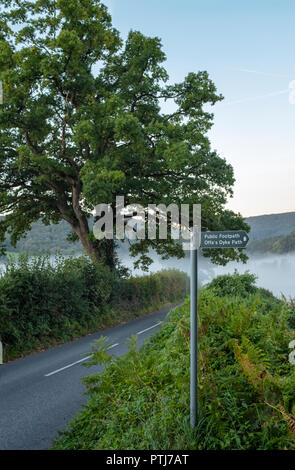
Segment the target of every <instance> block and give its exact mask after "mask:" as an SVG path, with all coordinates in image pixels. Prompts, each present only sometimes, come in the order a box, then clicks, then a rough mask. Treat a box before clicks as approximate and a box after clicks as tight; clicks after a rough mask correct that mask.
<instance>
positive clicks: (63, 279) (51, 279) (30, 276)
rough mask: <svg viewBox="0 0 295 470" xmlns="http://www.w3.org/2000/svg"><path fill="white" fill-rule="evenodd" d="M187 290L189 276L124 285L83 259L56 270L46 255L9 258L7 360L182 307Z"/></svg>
mask: <svg viewBox="0 0 295 470" xmlns="http://www.w3.org/2000/svg"><path fill="white" fill-rule="evenodd" d="M186 286H187V277H186V275H185V274H183V273H180V272H178V271H164V272H162V273H158V274H153V275H151V276H145V277H144V278H139V279H137V278H131V279H124V278H117V277H115V276H114V273H111V272H110V270H109V269H108V268H106V267H105V266H102V265H101V264H99V263H96V264H93V263H91V261H90V260H89V259H88V258H87V257H84V256H82V257H79V258H63V257H62V256H60V258H59V259H57V260H56V261H55V264H52V263H51V262H50V259H49V256H44V255H40V256H37V257H33V258H29V257H28V255H19V256H17V257H10V261H9V262H8V263H7V265H6V268H5V272H4V273H3V275H2V277H0V338H1V341H2V342H3V346H4V359H5V360H7V359H11V358H14V357H17V356H19V355H24V354H26V353H28V352H31V351H35V350H38V349H42V348H43V347H46V346H48V345H52V344H56V343H60V342H65V341H69V340H70V339H72V338H75V337H79V336H82V335H83V334H86V333H88V332H92V331H97V330H98V329H99V328H101V327H103V326H112V325H114V324H118V323H120V321H126V320H128V319H130V318H132V317H134V316H137V315H139V314H141V313H145V312H147V311H151V310H152V309H157V308H160V307H161V306H163V305H165V304H171V303H176V302H179V301H181V300H183V299H184V298H185V295H186V293H187V290H186ZM153 289H155V292H154V294H153Z"/></svg>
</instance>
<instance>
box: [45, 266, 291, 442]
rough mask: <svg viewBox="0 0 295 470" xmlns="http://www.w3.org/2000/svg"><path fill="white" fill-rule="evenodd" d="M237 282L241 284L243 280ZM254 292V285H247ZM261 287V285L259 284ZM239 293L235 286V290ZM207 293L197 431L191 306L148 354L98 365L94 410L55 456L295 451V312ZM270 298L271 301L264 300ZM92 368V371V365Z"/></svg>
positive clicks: (102, 352) (89, 381)
mask: <svg viewBox="0 0 295 470" xmlns="http://www.w3.org/2000/svg"><path fill="white" fill-rule="evenodd" d="M233 279H235V280H237V275H234V277H233ZM244 281H246V282H245V284H247V285H249V281H251V278H250V277H249V276H248V277H247V278H245V277H242V279H241V281H240V286H239V288H241V286H243V282H244ZM252 281H253V279H252ZM226 284H227V285H229V283H228V281H227V282H226ZM241 291H242V292H243V297H242V296H238V295H237V293H236V292H234V296H232V291H231V289H230V295H229V296H223V297H219V296H217V295H216V294H215V292H214V289H208V288H206V289H203V290H202V291H201V292H200V308H199V310H200V313H199V315H200V322H199V420H198V425H197V428H196V429H195V430H194V431H191V429H190V425H189V380H190V378H189V349H190V319H189V303H188V302H187V303H186V305H184V306H182V307H179V308H176V309H174V310H173V311H172V312H171V313H170V314H169V321H167V322H166V323H165V324H164V326H163V328H162V329H161V331H160V332H159V333H157V334H156V335H155V336H154V337H153V338H152V339H150V340H149V341H148V343H147V344H146V345H145V346H144V347H143V349H141V350H138V349H136V344H135V341H134V339H132V340H131V342H130V344H129V352H128V354H127V355H125V356H123V357H120V358H118V359H115V358H113V357H109V359H108V358H107V351H106V349H105V346H104V345H100V347H98V348H96V350H95V351H94V356H93V358H92V360H91V364H92V365H93V364H96V363H99V362H101V361H102V360H103V363H104V364H105V365H106V368H105V370H104V371H103V372H101V373H99V374H94V375H90V376H89V377H88V378H86V379H85V383H86V385H87V387H88V394H89V401H88V405H87V407H86V408H85V409H84V410H83V411H81V412H80V413H79V414H78V416H77V417H76V418H75V419H74V421H73V422H72V423H71V425H70V427H69V428H68V429H67V430H66V431H65V432H64V433H62V434H61V436H60V439H59V440H57V442H56V443H55V446H54V448H55V449H108V450H110V449H111V450H113V449H114V450H117V449H127V450H129V449H162V450H166V449H198V450H221V449H223V450H236V449H237V450H249V449H257V450H262V449H263V450H277V449H292V448H293V447H294V444H295V426H294V424H295V368H294V366H292V365H291V364H290V363H289V361H288V354H289V350H288V344H289V342H290V340H291V339H292V338H294V337H295V333H294V332H291V330H290V329H289V328H288V308H287V307H286V305H285V303H284V302H283V301H279V303H276V302H274V303H273V304H272V306H271V308H269V309H268V311H266V310H265V300H264V299H263V298H260V297H256V298H254V297H253V294H249V295H246V296H244V290H243V288H242V290H241ZM262 294H263V293H262ZM91 364H89V366H90V365H91Z"/></svg>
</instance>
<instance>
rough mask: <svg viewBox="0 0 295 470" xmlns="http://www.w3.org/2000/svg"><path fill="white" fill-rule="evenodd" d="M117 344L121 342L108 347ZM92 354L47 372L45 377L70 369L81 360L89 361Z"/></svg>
mask: <svg viewBox="0 0 295 470" xmlns="http://www.w3.org/2000/svg"><path fill="white" fill-rule="evenodd" d="M115 346H119V343H115V344H112V346H110V347H109V348H108V349H112V348H114V347H115ZM92 356H93V354H90V356H86V357H83V358H82V359H80V360H79V361H76V362H72V364H68V365H67V366H64V367H61V368H60V369H57V370H54V371H53V372H49V374H45V377H50V376H51V375H54V374H58V372H61V371H63V370H65V369H68V368H69V367H73V366H75V365H76V364H80V363H81V362H84V361H87V360H88V359H90V358H91V357H92Z"/></svg>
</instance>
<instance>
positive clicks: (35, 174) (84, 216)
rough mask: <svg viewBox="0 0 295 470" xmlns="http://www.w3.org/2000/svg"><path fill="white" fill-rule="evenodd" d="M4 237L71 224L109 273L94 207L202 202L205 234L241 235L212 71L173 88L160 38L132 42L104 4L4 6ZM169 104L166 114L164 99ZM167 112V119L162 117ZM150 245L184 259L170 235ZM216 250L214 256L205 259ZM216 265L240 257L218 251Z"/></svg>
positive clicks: (0, 140) (0, 125)
mask: <svg viewBox="0 0 295 470" xmlns="http://www.w3.org/2000/svg"><path fill="white" fill-rule="evenodd" d="M1 4H2V10H1V15H0V28H1V29H0V79H1V80H2V82H3V88H4V94H5V99H4V103H3V104H2V105H0V213H2V214H5V215H6V217H5V219H4V220H2V222H1V224H0V237H1V239H2V241H3V240H4V238H5V233H7V230H9V231H10V234H11V240H12V242H13V243H16V242H17V240H18V239H19V238H20V237H22V236H23V235H24V234H25V233H26V232H27V231H28V230H29V229H30V226H31V224H32V222H34V221H36V220H38V219H42V221H43V222H44V223H46V224H48V223H57V222H59V221H60V220H61V219H64V220H66V221H67V222H68V223H69V225H70V226H71V228H72V231H73V233H74V234H75V235H76V236H77V237H78V238H79V239H80V240H81V243H82V245H83V247H84V248H85V250H86V251H87V253H89V255H90V256H91V257H93V258H103V259H104V262H106V263H107V264H109V265H110V266H112V264H113V260H114V256H113V243H112V242H110V241H105V242H104V241H98V240H95V238H94V237H93V234H92V231H91V229H90V226H89V216H90V215H91V213H92V211H93V208H94V206H95V205H96V204H99V203H101V202H103V203H111V204H113V203H114V202H115V197H116V195H120V196H124V197H125V201H126V203H127V204H130V203H132V202H136V203H140V204H142V205H143V206H144V207H146V206H147V205H148V204H151V203H153V204H159V203H163V204H167V205H168V204H170V203H176V204H181V203H189V204H193V203H200V204H202V225H203V229H204V230H208V229H213V230H214V229H218V230H221V229H241V228H246V229H247V226H246V224H245V223H244V221H243V219H242V217H241V216H240V215H239V214H235V213H233V212H231V211H228V210H225V204H226V201H227V199H228V197H230V196H231V195H232V187H233V184H234V176H233V169H232V167H231V165H229V164H228V163H227V162H226V161H225V160H224V159H223V158H221V157H220V156H218V155H217V154H216V152H214V151H212V150H211V147H210V142H209V140H208V137H207V132H208V130H209V129H210V127H211V126H212V120H213V116H212V114H211V113H210V112H209V111H208V109H209V107H210V105H214V104H215V103H216V102H217V101H219V100H221V99H222V97H221V96H220V95H218V94H217V92H216V88H215V85H214V84H213V83H212V81H211V80H210V79H209V77H208V74H207V73H206V72H199V73H189V74H188V75H187V77H186V78H185V80H184V81H183V82H182V83H178V84H169V82H168V75H167V72H166V70H165V68H164V67H163V63H164V61H165V54H164V53H163V51H162V46H161V41H160V39H159V38H157V37H156V38H150V37H145V36H143V35H142V34H141V33H140V32H137V31H131V32H130V33H129V35H128V38H127V40H126V42H125V43H123V42H122V41H121V39H120V37H119V33H118V32H117V31H116V30H115V29H114V28H113V26H112V23H111V17H110V15H109V13H108V11H107V9H106V7H105V6H104V5H103V4H102V3H101V2H100V1H99V0H38V1H25V0H22V1H16V0H4V1H3V0H2V2H1ZM165 101H166V102H168V103H169V105H168V106H167V103H166V105H165V106H164V107H163V103H164V102H165ZM163 108H164V109H170V110H171V111H170V112H164V111H163ZM151 246H153V247H155V248H156V250H157V251H158V253H160V254H161V255H163V256H168V255H173V254H174V255H175V254H176V255H179V254H180V251H181V250H180V248H179V245H178V244H175V243H174V242H173V241H172V240H171V239H169V240H167V241H165V240H160V241H155V240H144V241H140V242H138V243H136V244H135V245H133V246H132V252H133V254H141V255H142V261H145V262H147V257H146V256H147V253H148V249H149V248H150V247H151ZM207 255H209V252H208V253H207ZM210 256H211V257H213V259H214V260H215V261H217V262H221V263H225V262H226V261H227V260H228V259H244V258H245V256H244V255H243V253H242V251H241V250H222V251H221V250H212V251H211V252H210Z"/></svg>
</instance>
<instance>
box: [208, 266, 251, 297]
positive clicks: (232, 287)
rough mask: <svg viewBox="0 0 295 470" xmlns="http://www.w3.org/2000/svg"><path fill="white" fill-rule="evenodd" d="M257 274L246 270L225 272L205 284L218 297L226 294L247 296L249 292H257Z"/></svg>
mask: <svg viewBox="0 0 295 470" xmlns="http://www.w3.org/2000/svg"><path fill="white" fill-rule="evenodd" d="M255 282H256V276H255V275H254V274H250V273H249V272H246V273H245V274H239V273H238V272H237V271H235V273H234V274H224V275H222V276H217V277H216V278H214V279H213V280H212V281H211V282H210V283H209V284H207V285H206V286H205V288H206V289H210V290H213V291H214V293H215V294H216V295H217V296H218V297H225V296H241V297H246V296H248V295H249V294H255V293H256V292H257V287H256V286H255Z"/></svg>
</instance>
